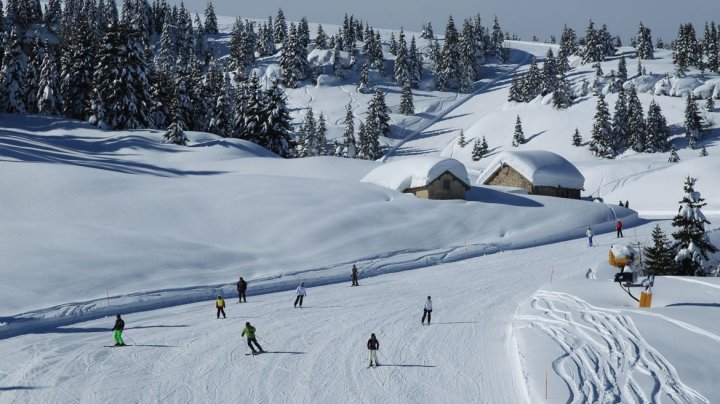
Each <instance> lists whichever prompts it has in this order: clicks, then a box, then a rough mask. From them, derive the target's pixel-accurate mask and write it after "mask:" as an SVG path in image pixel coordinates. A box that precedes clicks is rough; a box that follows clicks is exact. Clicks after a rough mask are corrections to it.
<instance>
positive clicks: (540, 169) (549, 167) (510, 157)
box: [477, 150, 585, 189]
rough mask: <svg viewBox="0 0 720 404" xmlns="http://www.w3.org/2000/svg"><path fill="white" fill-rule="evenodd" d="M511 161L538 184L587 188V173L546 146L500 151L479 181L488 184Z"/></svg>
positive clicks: (530, 179) (524, 175) (511, 163)
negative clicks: (585, 186) (584, 173)
mask: <svg viewBox="0 0 720 404" xmlns="http://www.w3.org/2000/svg"><path fill="white" fill-rule="evenodd" d="M503 164H507V165H509V166H510V167H512V168H513V169H514V170H515V171H517V172H518V173H520V174H521V175H522V176H523V177H525V178H527V179H528V180H529V181H530V182H532V183H533V184H534V185H536V186H547V187H557V186H560V187H562V188H570V189H583V186H584V185H585V177H583V175H582V174H580V171H578V169H577V168H576V167H575V166H574V165H573V164H572V163H570V162H569V161H567V160H565V158H564V157H562V156H560V155H557V154H555V153H552V152H549V151H546V150H524V151H505V152H501V153H499V154H498V155H497V157H496V158H495V160H493V161H492V163H490V165H489V166H487V168H486V169H485V170H483V172H482V174H481V175H480V176H479V177H478V179H477V183H478V184H484V183H485V182H486V181H488V180H489V179H490V177H492V176H493V174H495V173H496V172H497V171H498V170H499V169H500V168H501V167H502V166H503Z"/></svg>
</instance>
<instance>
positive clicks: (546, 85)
mask: <svg viewBox="0 0 720 404" xmlns="http://www.w3.org/2000/svg"><path fill="white" fill-rule="evenodd" d="M557 75H558V71H557V65H556V62H555V55H554V54H553V51H552V48H548V50H547V53H546V54H545V61H544V62H543V71H542V83H543V85H542V91H541V92H540V93H541V94H542V95H548V94H550V93H552V92H553V91H555V87H556V86H557V81H558V78H557Z"/></svg>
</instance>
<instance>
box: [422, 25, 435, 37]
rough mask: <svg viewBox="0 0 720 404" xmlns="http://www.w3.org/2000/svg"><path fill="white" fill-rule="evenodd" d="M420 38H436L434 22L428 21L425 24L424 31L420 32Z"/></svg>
mask: <svg viewBox="0 0 720 404" xmlns="http://www.w3.org/2000/svg"><path fill="white" fill-rule="evenodd" d="M420 38H423V39H434V38H435V32H433V27H432V22H430V21H428V22H427V23H425V24H423V29H422V33H421V34H420Z"/></svg>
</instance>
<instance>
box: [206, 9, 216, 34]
mask: <svg viewBox="0 0 720 404" xmlns="http://www.w3.org/2000/svg"><path fill="white" fill-rule="evenodd" d="M205 32H207V33H208V34H210V35H217V34H218V26H217V16H216V15H215V7H213V4H212V2H211V1H208V3H207V7H206V8H205Z"/></svg>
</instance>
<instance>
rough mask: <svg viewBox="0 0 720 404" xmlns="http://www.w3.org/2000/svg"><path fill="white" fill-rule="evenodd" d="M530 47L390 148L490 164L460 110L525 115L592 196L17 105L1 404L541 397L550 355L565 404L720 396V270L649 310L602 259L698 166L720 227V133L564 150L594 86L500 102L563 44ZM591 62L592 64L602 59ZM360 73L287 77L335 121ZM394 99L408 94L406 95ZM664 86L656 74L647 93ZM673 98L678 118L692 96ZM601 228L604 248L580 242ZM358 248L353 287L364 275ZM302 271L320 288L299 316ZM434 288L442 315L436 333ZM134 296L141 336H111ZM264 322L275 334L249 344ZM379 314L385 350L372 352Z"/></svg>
mask: <svg viewBox="0 0 720 404" xmlns="http://www.w3.org/2000/svg"><path fill="white" fill-rule="evenodd" d="M511 46H512V47H513V48H514V49H515V51H514V53H513V59H512V61H513V62H514V63H511V64H509V65H493V64H492V63H491V64H489V65H488V66H487V67H486V70H487V73H488V76H487V77H488V78H487V79H486V80H483V82H482V83H478V89H479V90H478V91H477V92H476V93H474V94H472V95H469V96H466V95H457V94H454V93H438V92H435V91H429V90H421V91H419V92H418V93H417V95H416V108H418V111H421V113H419V114H418V117H417V118H410V119H407V120H405V119H406V118H405V117H403V116H401V115H397V114H392V115H391V116H392V119H393V125H395V128H396V132H395V133H394V134H393V136H392V137H391V138H388V139H385V143H386V144H388V145H389V146H393V145H397V146H398V147H397V149H396V150H395V152H394V153H391V154H390V155H389V157H388V158H390V159H399V158H410V157H412V156H413V155H422V154H440V155H445V156H452V157H454V158H457V159H459V160H460V161H462V162H463V163H465V164H466V165H467V166H468V168H469V171H470V174H471V180H472V179H473V177H476V176H477V173H479V171H480V170H481V169H482V168H484V166H485V164H488V163H489V162H490V160H491V158H488V159H483V160H480V161H479V162H472V161H471V158H470V150H471V147H466V148H464V149H460V148H459V147H458V146H457V145H456V140H457V136H458V134H459V131H460V129H463V130H464V131H465V136H466V138H467V139H468V140H470V141H471V142H472V140H473V139H474V138H475V137H477V136H486V137H487V139H488V142H489V144H490V148H491V149H492V150H493V152H498V151H502V150H512V148H511V146H510V141H511V138H512V130H513V125H514V121H515V116H516V115H520V116H521V118H522V120H523V128H524V130H525V134H526V137H527V138H528V139H529V140H530V141H529V142H528V143H527V144H525V145H522V146H521V147H520V148H519V149H520V150H532V149H546V150H551V151H554V152H557V153H559V154H561V155H563V156H564V157H566V158H567V159H568V160H570V161H571V162H573V163H575V164H576V165H577V166H578V168H579V169H580V171H581V172H582V173H583V175H584V176H585V178H586V179H587V180H586V183H585V193H584V195H592V196H601V197H603V198H604V199H605V202H607V204H603V203H592V202H588V201H571V200H563V199H556V198H548V197H534V196H528V195H523V194H517V193H507V192H503V191H502V190H497V189H492V188H487V187H480V186H474V187H473V188H472V189H471V191H470V192H469V193H468V201H424V200H418V199H415V198H414V197H412V196H409V195H405V194H400V193H398V192H395V191H390V190H387V189H383V188H379V187H376V186H373V185H371V184H363V183H361V182H360V179H362V178H363V177H364V176H365V175H366V174H367V173H368V172H370V171H371V170H372V169H373V168H375V167H376V166H377V165H378V164H381V163H380V162H367V161H356V160H348V159H336V158H329V157H322V158H312V159H298V160H282V159H278V158H275V157H273V156H272V155H270V154H269V153H267V151H265V150H262V149H260V148H257V147H255V146H253V145H252V144H249V143H246V142H242V141H236V140H228V139H219V138H217V137H215V136H212V135H206V134H200V133H191V134H190V137H191V144H190V147H187V148H182V147H175V146H170V145H164V144H162V143H160V139H161V136H162V134H161V133H160V132H157V131H137V132H103V131H99V130H97V129H95V128H93V127H91V126H89V125H87V124H84V123H79V122H76V121H68V120H63V119H58V118H48V117H38V116H17V115H0V169H1V170H2V172H3V175H2V176H0V189H2V190H3V192H2V202H1V205H0V208H1V209H0V223H1V224H2V229H3V231H2V232H0V256H1V257H3V259H2V265H0V276H1V277H2V279H3V281H2V282H1V283H0V324H2V326H0V338H2V339H0V402H88V403H93V402H102V401H110V400H115V401H129V402H148V403H151V402H219V401H221V400H228V399H230V400H232V401H238V400H242V399H245V400H250V401H255V402H293V403H294V402H339V401H343V400H344V401H349V402H402V403H405V402H418V401H420V402H452V403H455V402H483V403H484V402H487V403H503V402H507V403H518V402H528V401H529V402H544V401H545V389H544V387H545V384H544V380H545V374H546V373H545V372H548V390H549V391H548V397H549V398H548V401H550V400H554V401H557V402H587V401H595V402H647V401H656V402H660V401H662V402H717V401H720V397H718V393H717V391H716V390H717V389H716V388H715V386H714V385H713V379H712V376H713V375H716V374H717V373H718V370H719V369H718V367H719V365H718V363H720V361H718V360H717V359H718V358H716V357H715V356H713V355H715V353H714V352H710V353H708V352H709V349H708V347H712V346H713V344H716V343H717V338H718V337H717V336H718V335H720V330H718V328H717V327H718V325H717V324H718V323H719V322H718V321H717V316H716V315H715V310H717V304H718V300H720V293H719V292H718V291H719V290H720V289H718V288H719V287H720V285H719V284H718V282H716V280H714V279H710V280H706V279H703V280H694V279H672V280H660V281H658V282H657V283H658V287H657V288H656V297H655V300H654V308H653V309H651V310H645V311H639V310H636V309H635V303H634V301H632V300H631V299H630V298H629V297H628V296H627V295H625V294H623V292H622V291H621V290H620V289H619V288H618V287H617V285H615V284H612V283H611V282H609V280H608V279H609V278H610V277H611V276H612V271H611V270H610V269H608V268H607V267H605V266H603V265H602V264H599V263H602V262H604V261H606V260H607V251H608V248H609V246H610V244H611V243H612V242H615V241H616V240H615V238H614V231H613V227H612V226H613V222H614V220H615V219H616V218H621V219H623V221H624V222H625V225H626V230H625V234H626V236H627V241H632V242H641V243H647V242H648V241H649V233H650V231H651V228H652V226H653V225H654V223H646V222H645V221H644V220H643V219H641V218H639V217H638V213H639V215H640V217H645V218H647V217H661V218H668V217H670V216H671V215H672V214H673V213H674V212H675V211H676V210H677V206H678V205H677V201H679V200H680V199H681V197H682V180H683V178H684V177H685V176H687V175H691V176H696V177H699V181H698V183H697V190H698V191H700V192H701V193H702V194H703V197H705V198H706V199H707V202H708V206H707V207H706V208H704V210H703V211H704V212H705V213H706V214H707V215H708V216H709V218H710V220H711V221H712V222H713V224H712V226H710V230H712V233H711V235H712V238H713V240H714V242H715V244H716V245H717V244H720V237H718V231H717V230H716V229H717V226H718V223H717V221H718V220H720V216H718V215H717V213H720V195H719V194H718V193H719V192H720V191H719V190H720V186H719V185H720V184H719V183H720V179H719V178H718V177H717V176H716V175H713V173H714V172H716V171H717V167H718V166H720V160H719V159H718V156H719V155H720V154H718V150H720V149H718V148H717V147H715V146H716V143H717V134H718V131H717V129H711V130H709V131H708V132H707V135H706V139H705V140H704V141H703V142H702V143H701V144H700V145H701V146H702V145H706V146H707V148H708V152H709V156H707V157H699V156H698V155H697V154H698V153H697V150H689V149H687V148H686V146H687V145H686V142H685V141H684V139H681V138H680V137H679V136H678V137H677V138H676V139H674V142H675V143H676V144H677V145H678V146H679V148H680V151H679V154H680V156H681V162H680V163H676V164H671V163H667V154H655V155H636V154H634V153H631V152H629V153H626V154H625V155H623V156H621V157H619V158H618V159H616V160H612V161H604V160H598V159H596V158H594V157H592V156H591V155H590V153H589V152H588V150H587V148H586V147H583V148H576V147H574V146H571V145H570V136H571V134H572V132H573V130H574V128H575V127H578V128H579V129H580V131H581V134H582V136H583V138H584V139H585V141H587V140H588V136H589V128H590V126H591V124H592V115H593V113H594V108H595V100H594V99H593V98H592V97H587V98H585V99H580V100H578V101H577V102H576V103H575V104H574V105H573V106H572V107H571V108H570V109H569V110H567V111H555V110H553V109H552V107H551V106H550V105H547V104H546V103H545V102H543V101H542V100H540V99H538V100H535V101H533V102H531V103H529V104H508V103H507V102H505V99H506V96H507V86H508V84H509V79H508V77H507V74H508V73H509V72H512V71H513V70H514V69H516V68H517V67H518V65H517V64H523V63H526V62H527V60H528V55H537V56H542V55H544V54H545V51H546V49H547V45H544V44H531V43H520V42H517V43H512V44H511ZM659 56H660V57H659V58H658V59H657V60H655V61H651V62H647V66H648V70H649V71H651V72H653V77H655V75H657V76H660V75H661V74H662V73H664V72H665V71H672V66H671V64H670V63H669V55H667V54H662V53H659ZM271 64H272V61H271V60H268V61H267V62H266V65H268V66H269V65H271ZM573 64H574V65H575V66H577V67H576V75H575V76H573V77H574V78H573V80H580V79H581V78H582V77H583V76H586V77H588V78H589V79H591V77H592V74H593V72H592V71H591V69H590V67H589V66H587V65H586V66H581V65H578V64H577V63H576V62H574V63H573ZM616 64H617V59H612V60H609V61H608V62H605V64H603V70H604V71H606V72H607V71H610V70H611V69H613V68H615V67H616ZM628 65H629V66H630V69H631V70H632V69H633V66H634V64H633V61H632V60H629V62H628ZM519 68H520V69H524V68H525V67H524V66H520V67H519ZM266 71H267V70H266ZM707 77H708V79H711V78H712V77H713V76H712V75H707ZM375 79H376V80H377V83H378V84H379V85H380V86H381V87H383V88H386V89H388V90H393V89H395V90H397V88H396V87H394V84H392V83H390V82H386V81H382V80H381V79H380V78H377V77H376V78H375ZM349 80H351V79H350V78H349V79H348V83H338V84H330V85H319V86H311V85H307V86H305V87H303V88H300V89H296V90H292V91H290V103H291V104H292V105H293V106H294V108H295V109H294V110H293V116H294V117H295V119H296V121H299V120H300V119H301V118H302V116H303V114H304V111H305V110H304V108H306V107H308V106H312V107H313V108H314V109H315V112H316V114H317V113H318V111H323V112H324V113H325V114H326V115H327V116H328V122H330V123H331V125H330V126H331V128H330V134H331V136H333V135H334V136H339V135H340V134H341V132H342V126H341V120H342V117H343V116H344V105H346V104H347V103H348V102H352V105H353V106H354V107H355V108H356V109H355V111H356V116H357V118H358V119H362V118H364V111H365V107H366V104H367V100H368V99H369V97H368V96H367V95H363V94H359V93H357V92H356V91H355V88H354V86H353V85H351V84H349ZM388 94H389V96H388V104H389V106H390V108H391V110H396V107H397V104H398V103H399V95H398V92H397V91H389V92H388ZM614 98H615V96H614V95H612V94H610V95H608V96H607V100H608V101H609V103H610V109H611V110H612V106H613V103H614ZM651 98H652V96H651V95H650V94H647V93H643V94H641V99H642V101H643V103H644V106H645V107H647V103H649V100H650V99H651ZM655 99H656V101H658V102H659V103H660V104H661V106H662V108H663V112H664V113H665V115H666V116H667V118H668V121H669V123H670V124H671V125H672V127H673V130H674V133H677V134H679V133H680V127H681V125H682V110H683V105H684V99H683V98H680V97H666V96H657V97H655ZM704 114H705V116H706V117H708V118H709V120H710V121H716V117H717V116H718V112H707V113H704ZM713 125H714V124H713ZM713 128H714V126H713ZM471 144H472V143H471ZM618 199H622V200H629V201H630V203H631V207H632V210H630V209H624V208H619V207H618V206H617V205H615V203H617V200H618ZM659 223H661V225H662V226H663V228H664V229H665V230H666V231H669V230H671V229H670V226H669V222H668V221H666V220H662V221H660V222H659ZM588 225H590V226H592V227H593V229H594V230H595V233H596V234H597V236H596V244H598V245H599V246H598V247H596V248H592V249H589V248H586V247H585V241H584V240H583V239H582V236H583V234H584V230H585V228H586V227H587V226H588ZM713 259H714V260H717V257H714V258H713ZM352 263H357V264H358V267H359V268H360V273H361V285H362V286H361V287H359V288H350V287H349V286H348V284H349V278H350V266H351V264H352ZM588 269H591V271H589V272H588ZM593 269H594V271H593ZM586 274H589V278H591V279H588V278H587V277H586ZM376 275H377V276H376ZM238 276H244V277H245V279H247V280H249V282H250V289H249V290H250V301H249V302H248V303H247V305H244V304H243V305H238V304H235V303H234V302H232V299H231V298H230V297H231V296H232V295H233V290H234V286H233V285H232V283H233V282H234V281H236V280H237V277H238ZM550 279H552V282H550ZM300 281H305V282H307V284H308V286H309V287H310V290H309V296H308V299H307V301H306V307H305V308H303V309H302V310H300V309H297V310H293V309H292V307H291V301H290V300H291V299H292V297H293V294H292V289H294V287H295V286H296V285H297V283H299V282H300ZM698 282H700V283H698ZM218 293H222V294H223V295H225V296H226V297H228V301H229V302H230V303H231V305H230V307H229V308H228V315H229V318H228V319H226V320H215V313H214V309H213V298H214V296H216V295H217V294H218ZM427 295H432V296H433V300H434V302H435V311H434V319H433V325H432V326H431V327H422V326H420V324H419V319H420V315H421V314H422V313H421V307H422V302H423V301H424V299H425V297H426V296H427ZM197 302H202V303H197ZM518 307H519V309H518ZM117 312H121V313H123V314H125V316H124V317H125V318H126V321H127V324H128V330H127V337H128V342H129V343H132V344H134V345H135V346H132V347H127V348H121V349H109V348H104V347H103V345H108V344H109V343H110V342H111V341H112V340H111V335H110V333H109V328H111V327H112V322H113V321H112V317H113V316H114V314H117ZM516 314H517V318H516ZM104 316H109V317H107V318H104ZM245 321H250V322H252V323H253V324H254V325H255V326H257V327H258V335H259V337H260V343H261V344H262V345H263V347H264V348H265V349H267V350H269V351H271V352H272V353H268V354H267V355H260V356H254V357H253V356H245V355H243V352H244V350H245V348H244V342H243V341H242V339H241V338H240V336H239V333H240V331H241V329H242V326H243V325H244V323H245ZM371 332H375V333H376V334H377V335H378V337H379V339H380V342H381V351H380V361H381V363H383V364H386V365H388V366H386V367H382V366H381V367H380V368H378V369H367V370H366V369H365V366H366V360H367V358H366V354H367V352H366V350H365V349H364V346H365V342H366V341H367V338H368V337H369V334H370V333H371ZM677 341H689V343H687V344H685V343H683V344H678V343H677ZM618 352H620V353H621V355H619V354H618ZM389 365H393V366H389Z"/></svg>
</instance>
